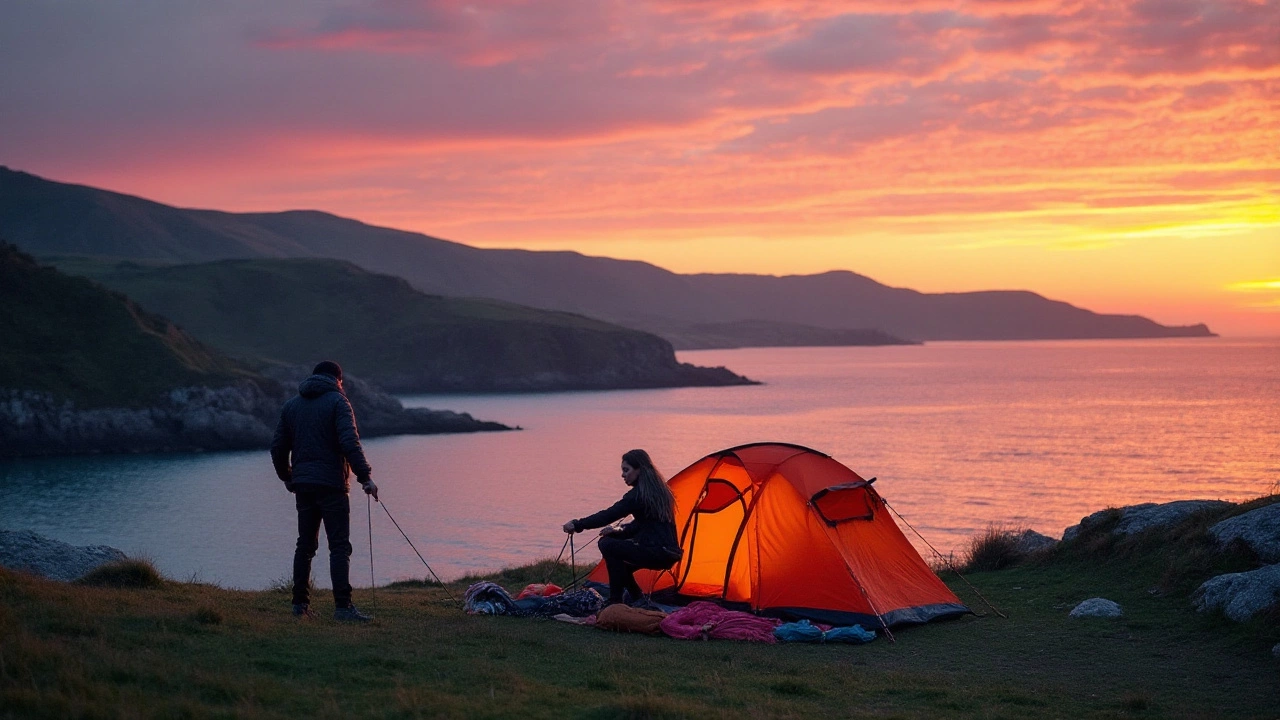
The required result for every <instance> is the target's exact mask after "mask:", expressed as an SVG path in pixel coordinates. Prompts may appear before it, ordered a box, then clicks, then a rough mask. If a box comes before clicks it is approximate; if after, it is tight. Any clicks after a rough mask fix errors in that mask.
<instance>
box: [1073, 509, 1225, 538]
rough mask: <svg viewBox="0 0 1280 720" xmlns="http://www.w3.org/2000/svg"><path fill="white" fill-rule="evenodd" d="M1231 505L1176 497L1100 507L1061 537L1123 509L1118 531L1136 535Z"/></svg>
mask: <svg viewBox="0 0 1280 720" xmlns="http://www.w3.org/2000/svg"><path fill="white" fill-rule="evenodd" d="M1230 505H1231V503H1229V502H1225V501H1223V500H1175V501H1174V502H1168V503H1142V504H1141V505H1128V506H1126V507H1122V508H1119V509H1115V508H1110V509H1107V510H1099V511H1098V512H1096V513H1093V514H1092V515H1089V516H1087V517H1084V518H1081V519H1080V524H1079V525H1072V526H1071V527H1069V528H1067V529H1066V530H1065V531H1064V532H1063V533H1062V539H1063V540H1064V541H1066V540H1071V539H1072V538H1074V537H1076V536H1077V535H1079V534H1080V531H1081V530H1088V529H1089V528H1091V527H1094V526H1096V525H1099V524H1101V523H1102V522H1103V521H1105V520H1107V519H1108V518H1110V517H1112V516H1113V514H1114V513H1116V512H1119V513H1120V522H1119V523H1118V524H1117V525H1116V528H1115V534H1117V535H1133V534H1134V533H1140V532H1142V531H1143V530H1148V529H1150V528H1153V527H1160V526H1164V525H1173V524H1175V523H1179V522H1182V521H1183V520H1185V519H1187V518H1188V517H1191V516H1192V515H1195V514H1196V513H1199V512H1204V511H1206V510H1219V509H1223V508H1226V507H1228V506H1230Z"/></svg>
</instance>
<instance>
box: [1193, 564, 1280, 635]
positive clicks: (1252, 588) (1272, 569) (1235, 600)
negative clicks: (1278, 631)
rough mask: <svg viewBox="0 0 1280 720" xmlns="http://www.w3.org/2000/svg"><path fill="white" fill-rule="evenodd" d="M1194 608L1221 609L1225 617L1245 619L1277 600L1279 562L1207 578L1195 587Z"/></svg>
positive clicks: (1279, 594) (1279, 599)
mask: <svg viewBox="0 0 1280 720" xmlns="http://www.w3.org/2000/svg"><path fill="white" fill-rule="evenodd" d="M1193 597H1194V598H1195V603H1196V610H1199V611H1200V612H1212V611H1214V610H1221V611H1222V614H1223V615H1226V616H1227V618H1228V619H1230V620H1234V621H1236V622H1245V621H1246V620H1248V619H1250V618H1252V617H1253V616H1254V615H1257V614H1258V613H1260V612H1262V611H1264V610H1266V609H1268V608H1271V607H1274V606H1276V605H1277V604H1280V565H1268V566H1266V567H1264V568H1258V569H1257V570H1251V571H1250V572H1243V573H1230V574H1227V575H1219V576H1217V577H1215V578H1210V579H1208V580H1206V581H1205V582H1204V584H1203V585H1201V586H1200V587H1199V588H1197V589H1196V592H1195V595H1194V596H1193Z"/></svg>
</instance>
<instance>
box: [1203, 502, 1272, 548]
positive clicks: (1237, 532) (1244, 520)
mask: <svg viewBox="0 0 1280 720" xmlns="http://www.w3.org/2000/svg"><path fill="white" fill-rule="evenodd" d="M1209 533H1210V534H1211V535H1213V537H1214V538H1216V539H1217V541H1218V542H1219V543H1221V544H1223V545H1226V544H1227V543H1230V542H1231V541H1233V540H1240V541H1243V542H1244V544H1245V545H1248V546H1249V549H1250V550H1253V551H1254V552H1255V553H1257V554H1258V557H1260V558H1262V559H1263V560H1264V561H1266V562H1269V563H1274V562H1280V503H1272V504H1271V505H1268V506H1266V507H1260V508H1258V509H1256V510H1250V511H1249V512H1247V513H1245V514H1243V515H1237V516H1235V517H1233V518H1229V519H1227V520H1223V521H1222V522H1220V523H1218V524H1217V525H1214V526H1213V527H1211V528H1209Z"/></svg>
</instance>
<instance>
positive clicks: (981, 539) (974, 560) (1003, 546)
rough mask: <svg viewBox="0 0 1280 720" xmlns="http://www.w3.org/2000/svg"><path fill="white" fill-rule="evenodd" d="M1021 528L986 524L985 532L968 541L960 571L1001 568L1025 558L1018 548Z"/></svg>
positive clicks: (968, 571)
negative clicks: (1012, 528)
mask: <svg viewBox="0 0 1280 720" xmlns="http://www.w3.org/2000/svg"><path fill="white" fill-rule="evenodd" d="M1022 532H1023V530H1022V529H1015V530H1010V529H1007V528H1005V527H1003V526H1001V525H994V524H993V525H988V526H987V529H986V532H984V533H982V534H981V535H978V536H976V537H974V538H973V539H972V540H970V541H969V549H968V551H967V552H965V554H964V562H963V563H962V564H961V566H960V571H961V572H964V573H975V572H986V571H990V570H1003V569H1005V568H1007V567H1013V566H1014V565H1017V564H1018V563H1020V562H1022V561H1023V560H1025V559H1026V558H1027V555H1026V553H1023V552H1022V551H1021V550H1019V549H1018V538H1019V536H1020V535H1022Z"/></svg>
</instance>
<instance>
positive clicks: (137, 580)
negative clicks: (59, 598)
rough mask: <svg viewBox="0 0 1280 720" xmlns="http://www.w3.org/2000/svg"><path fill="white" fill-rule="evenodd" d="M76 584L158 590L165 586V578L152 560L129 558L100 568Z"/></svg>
mask: <svg viewBox="0 0 1280 720" xmlns="http://www.w3.org/2000/svg"><path fill="white" fill-rule="evenodd" d="M76 582H78V583H79V584H81V585H92V586H95V587H115V588H158V587H161V586H163V585H164V576H162V575H161V574H160V571H159V570H157V569H156V566H155V565H154V564H152V562H151V561H150V560H145V559H134V558H129V559H127V560H121V561H119V562H113V563H107V564H106V565H102V566H99V567H98V568H97V569H95V570H93V571H92V572H90V573H89V574H87V575H85V576H84V577H82V578H80V579H79V580H77V581H76Z"/></svg>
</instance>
